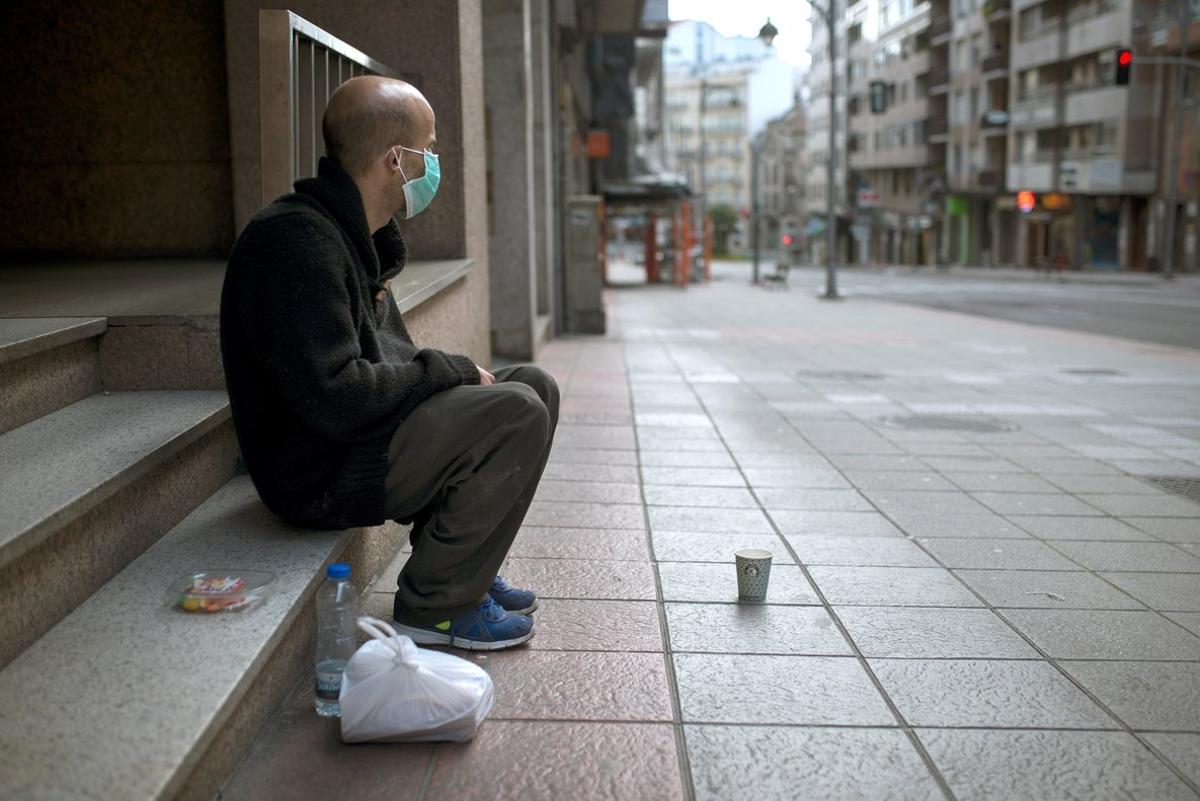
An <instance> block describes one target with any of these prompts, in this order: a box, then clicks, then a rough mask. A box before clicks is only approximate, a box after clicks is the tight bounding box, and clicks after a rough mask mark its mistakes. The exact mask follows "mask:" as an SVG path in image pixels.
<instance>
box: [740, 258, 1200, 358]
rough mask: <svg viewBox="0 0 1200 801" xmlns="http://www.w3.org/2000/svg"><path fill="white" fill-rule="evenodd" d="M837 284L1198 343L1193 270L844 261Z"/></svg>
mask: <svg viewBox="0 0 1200 801" xmlns="http://www.w3.org/2000/svg"><path fill="white" fill-rule="evenodd" d="M749 271H750V267H749V265H748V264H745V263H736V262H729V263H725V264H723V265H721V269H719V270H718V271H717V272H718V274H719V275H720V277H721V278H723V279H724V280H736V278H737V277H739V274H740V275H741V276H744V277H745V278H746V279H748V278H749ZM1084 280H1086V279H1084ZM1097 280H1102V279H1097ZM1117 280H1118V281H1119V280H1120V278H1118V279H1117ZM789 285H790V287H791V289H792V291H796V290H823V288H824V272H823V271H821V270H816V269H802V270H794V271H793V272H792V273H791V276H790V280H789ZM839 289H840V291H841V292H842V293H843V294H846V295H849V296H856V297H866V298H878V299H881V300H887V301H892V302H896V303H908V304H912V305H915V306H926V307H929V308H934V309H948V310H951V311H956V312H965V313H967V314H978V315H982V316H984V317H994V318H999V319H1003V320H1013V321H1016V322H1022V323H1032V324H1035V325H1044V326H1050V327H1053V328H1065V329H1071V330H1075V331H1087V332H1091V333H1095V334H1105V335H1108V336H1115V337H1122V338H1125V339H1133V340H1139V341H1143V342H1152V343H1156V344H1161V345H1175V346H1182V347H1187V348H1198V349H1200V277H1198V276H1193V275H1188V276H1184V277H1182V278H1180V279H1177V280H1175V281H1173V282H1171V283H1166V282H1163V281H1161V280H1159V279H1152V280H1150V281H1148V282H1147V283H1138V284H1132V285H1131V284H1125V283H1086V282H1081V281H1080V280H1079V278H1069V279H1068V280H1067V282H1065V283H1060V282H1058V281H1057V280H1055V279H1053V278H1051V279H1046V278H1040V277H1037V276H1036V275H1030V276H1028V277H1022V278H1020V279H1017V280H992V279H988V278H982V277H981V278H975V277H961V276H958V275H954V274H936V273H930V272H927V271H920V272H914V271H913V270H911V269H909V268H903V267H901V268H888V269H864V268H850V269H842V270H840V271H839Z"/></svg>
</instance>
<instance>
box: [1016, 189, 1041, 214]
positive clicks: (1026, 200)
mask: <svg viewBox="0 0 1200 801" xmlns="http://www.w3.org/2000/svg"><path fill="white" fill-rule="evenodd" d="M1017 208H1018V209H1020V211H1021V213H1022V214H1028V213H1029V212H1031V211H1033V210H1034V209H1035V208H1037V196H1036V195H1035V194H1033V192H1030V191H1029V190H1028V189H1022V190H1021V191H1020V192H1018V193H1017Z"/></svg>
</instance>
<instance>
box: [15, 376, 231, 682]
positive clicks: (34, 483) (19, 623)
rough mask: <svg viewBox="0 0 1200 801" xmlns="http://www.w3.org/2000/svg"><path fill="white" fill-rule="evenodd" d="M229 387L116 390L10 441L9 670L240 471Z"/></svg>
mask: <svg viewBox="0 0 1200 801" xmlns="http://www.w3.org/2000/svg"><path fill="white" fill-rule="evenodd" d="M236 450H237V443H236V438H235V436H234V433H233V428H232V423H231V420H230V414H229V401H228V397H227V396H226V394H225V393H224V392H212V391H182V392H114V393H111V394H97V395H93V396H91V397H88V398H85V399H83V400H80V401H77V402H75V403H73V404H71V405H69V406H67V407H65V408H62V409H59V410H58V411H55V412H52V413H50V414H48V415H46V416H44V417H41V418H39V419H37V420H35V421H33V422H30V423H26V424H25V425H23V426H20V427H19V428H16V429H13V430H12V431H8V432H6V433H4V434H2V435H0V464H2V465H4V470H3V472H2V473H0V586H3V587H5V592H4V593H0V665H3V664H5V663H7V662H8V661H9V660H10V659H12V658H13V657H14V656H16V654H18V653H20V651H21V650H22V649H23V648H24V647H26V646H27V645H28V644H30V643H31V642H33V641H34V640H36V639H37V637H38V636H40V635H41V634H42V633H43V632H45V631H46V630H47V629H49V628H50V627H51V626H53V625H54V624H55V623H56V622H58V620H60V619H61V618H62V617H63V615H65V614H67V613H68V612H70V610H71V609H73V608H74V607H75V606H76V605H77V604H79V603H80V602H82V601H83V600H84V599H86V598H87V597H88V596H89V595H90V594H91V593H92V592H94V591H95V590H96V589H97V588H99V587H100V586H101V585H103V584H104V582H106V581H108V580H109V579H110V578H111V577H112V576H114V575H116V574H117V573H118V572H119V571H120V570H122V569H123V568H124V567H125V566H126V565H127V564H128V563H129V562H130V561H131V560H132V559H134V558H135V557H136V556H137V555H138V554H140V553H141V552H142V551H143V550H145V549H146V548H147V547H148V546H149V545H150V544H152V543H153V542H154V541H155V540H157V539H158V538H159V537H160V536H162V534H163V533H164V532H165V531H167V530H168V529H170V528H171V526H173V525H175V523H177V522H178V521H179V520H181V519H182V518H183V517H184V516H185V515H186V514H187V513H188V512H190V511H191V510H192V509H194V508H195V507H196V506H197V505H198V504H199V503H200V502H201V501H203V500H204V499H205V498H207V497H208V496H209V495H211V494H212V493H213V492H214V491H215V490H216V489H217V488H218V487H220V486H221V485H222V484H224V483H225V482H226V481H228V480H229V478H230V477H231V476H232V475H233V472H234V461H235V456H236Z"/></svg>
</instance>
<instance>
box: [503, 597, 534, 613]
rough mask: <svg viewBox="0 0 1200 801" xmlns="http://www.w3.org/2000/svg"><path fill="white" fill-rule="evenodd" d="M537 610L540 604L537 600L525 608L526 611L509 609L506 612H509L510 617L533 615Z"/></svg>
mask: <svg viewBox="0 0 1200 801" xmlns="http://www.w3.org/2000/svg"><path fill="white" fill-rule="evenodd" d="M537 608H538V602H537V599H536V598H535V599H534V601H533V604H532V605H530V606H527V607H525V608H524V609H507V610H505V611H507V612H508V613H509V614H510V615H531V614H533V613H534V612H536V611H537Z"/></svg>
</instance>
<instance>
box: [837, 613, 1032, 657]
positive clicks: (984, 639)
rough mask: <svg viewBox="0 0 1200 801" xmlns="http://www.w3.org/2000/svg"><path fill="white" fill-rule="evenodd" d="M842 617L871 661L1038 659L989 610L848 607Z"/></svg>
mask: <svg viewBox="0 0 1200 801" xmlns="http://www.w3.org/2000/svg"><path fill="white" fill-rule="evenodd" d="M837 614H838V617H839V618H841V620H842V623H843V624H844V625H845V626H846V630H847V631H849V632H850V637H851V639H853V640H854V642H855V643H856V644H857V645H858V647H859V649H860V650H861V651H862V652H863V655H864V656H867V657H921V658H927V659H972V658H974V659H1024V658H1033V657H1035V656H1036V655H1037V652H1036V651H1034V650H1033V649H1032V648H1030V647H1029V645H1028V644H1027V643H1026V642H1025V641H1024V640H1022V639H1021V638H1020V637H1019V636H1017V634H1016V633H1015V632H1014V631H1013V630H1012V629H1010V628H1009V627H1008V626H1006V625H1005V624H1004V621H1002V620H1001V619H1000V618H998V617H997V616H996V615H995V614H994V613H992V612H990V611H988V610H986V609H912V608H896V607H886V606H843V607H839V608H838V610H837Z"/></svg>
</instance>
